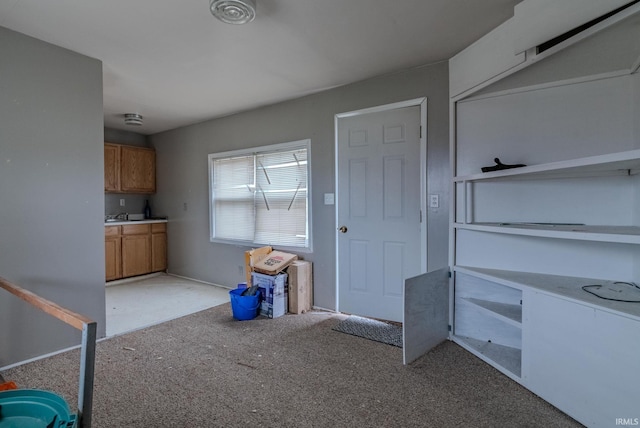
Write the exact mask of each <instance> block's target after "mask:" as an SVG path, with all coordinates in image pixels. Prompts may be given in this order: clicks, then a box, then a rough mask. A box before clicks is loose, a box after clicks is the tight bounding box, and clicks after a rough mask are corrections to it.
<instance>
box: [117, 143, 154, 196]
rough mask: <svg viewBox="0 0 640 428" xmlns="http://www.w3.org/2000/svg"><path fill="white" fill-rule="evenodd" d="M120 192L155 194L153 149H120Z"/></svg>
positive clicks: (123, 147) (125, 147)
mask: <svg viewBox="0 0 640 428" xmlns="http://www.w3.org/2000/svg"><path fill="white" fill-rule="evenodd" d="M120 190H122V191H123V192H133V193H155V191H156V152H155V151H154V150H153V149H147V148H143V147H131V146H122V147H121V154H120Z"/></svg>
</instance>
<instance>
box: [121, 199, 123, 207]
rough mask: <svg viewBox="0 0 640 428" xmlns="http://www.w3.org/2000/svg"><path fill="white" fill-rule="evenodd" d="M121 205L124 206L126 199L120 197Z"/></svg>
mask: <svg viewBox="0 0 640 428" xmlns="http://www.w3.org/2000/svg"><path fill="white" fill-rule="evenodd" d="M120 206H121V207H124V199H120Z"/></svg>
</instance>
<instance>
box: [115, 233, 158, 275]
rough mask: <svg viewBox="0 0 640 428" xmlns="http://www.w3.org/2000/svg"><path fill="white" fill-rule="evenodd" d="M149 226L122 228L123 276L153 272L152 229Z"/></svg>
mask: <svg viewBox="0 0 640 428" xmlns="http://www.w3.org/2000/svg"><path fill="white" fill-rule="evenodd" d="M149 226H150V225H149V224H135V225H127V226H122V276H124V277H125V278H127V277H130V276H136V275H144V274H145V273H149V272H151V228H150V227H149Z"/></svg>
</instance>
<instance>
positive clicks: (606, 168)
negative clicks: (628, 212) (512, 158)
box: [453, 150, 640, 182]
mask: <svg viewBox="0 0 640 428" xmlns="http://www.w3.org/2000/svg"><path fill="white" fill-rule="evenodd" d="M487 166H488V165H487ZM638 170H640V150H630V151H626V152H619V153H609V154H605V155H598V156H589V157H585V158H580V159H571V160H566V161H558V162H551V163H546V164H540V165H531V166H525V167H521V168H512V169H505V170H502V171H492V172H486V173H482V172H481V173H478V174H470V175H464V176H456V177H454V179H453V180H454V181H455V182H465V181H481V180H495V179H504V178H554V177H558V178H560V177H585V176H599V175H605V174H624V175H632V174H636V173H637V172H638Z"/></svg>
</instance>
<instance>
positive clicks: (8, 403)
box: [0, 389, 76, 428]
mask: <svg viewBox="0 0 640 428" xmlns="http://www.w3.org/2000/svg"><path fill="white" fill-rule="evenodd" d="M75 426H76V415H75V414H72V413H71V412H70V410H69V406H68V405H67V402H66V401H64V399H63V398H62V397H60V396H59V395H57V394H54V393H53V392H49V391H42V390H39V389H14V390H10V391H3V392H0V428H75Z"/></svg>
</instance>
